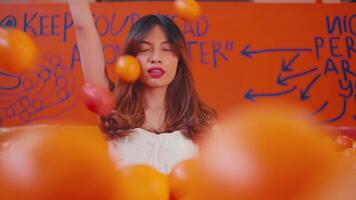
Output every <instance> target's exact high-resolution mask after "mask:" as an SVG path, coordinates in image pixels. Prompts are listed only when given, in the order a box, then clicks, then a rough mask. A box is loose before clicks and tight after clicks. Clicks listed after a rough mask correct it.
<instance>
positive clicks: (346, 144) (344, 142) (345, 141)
mask: <svg viewBox="0 0 356 200" xmlns="http://www.w3.org/2000/svg"><path fill="white" fill-rule="evenodd" d="M335 143H336V148H337V149H338V150H340V151H342V150H344V149H347V148H352V146H353V139H352V138H350V137H348V136H346V135H339V136H337V137H336V139H335Z"/></svg>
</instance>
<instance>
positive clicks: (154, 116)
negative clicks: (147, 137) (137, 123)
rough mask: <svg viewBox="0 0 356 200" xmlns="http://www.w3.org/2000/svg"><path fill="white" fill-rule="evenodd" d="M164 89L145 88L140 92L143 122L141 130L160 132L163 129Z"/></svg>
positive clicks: (164, 113) (164, 111)
mask: <svg viewBox="0 0 356 200" xmlns="http://www.w3.org/2000/svg"><path fill="white" fill-rule="evenodd" d="M166 89H167V88H166V87H165V88H145V89H144V90H143V92H142V97H143V98H142V99H143V102H142V104H143V109H144V111H145V122H144V124H143V128H145V129H148V130H155V131H162V130H164V129H165V115H166V110H165V96H166Z"/></svg>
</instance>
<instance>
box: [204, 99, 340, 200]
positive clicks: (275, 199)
mask: <svg viewBox="0 0 356 200" xmlns="http://www.w3.org/2000/svg"><path fill="white" fill-rule="evenodd" d="M312 121H313V120H312V119H310V117H308V115H304V114H303V113H300V112H299V110H298V109H296V108H293V107H288V106H281V105H278V106H273V105H269V104H267V105H262V106H258V105H255V106H254V107H253V108H248V109H245V110H240V111H238V112H235V113H233V114H232V115H230V116H229V117H227V119H226V120H225V121H223V122H222V124H221V125H220V127H218V128H216V129H214V131H213V132H212V135H211V138H209V139H208V140H207V141H206V142H205V144H204V145H203V147H202V153H201V156H202V158H201V164H200V165H201V168H202V171H203V172H204V175H205V176H203V177H202V178H203V180H204V181H203V182H202V185H203V189H202V190H201V191H203V194H202V196H204V197H205V198H204V199H249V200H260V199H264V200H285V199H298V200H301V199H307V195H308V194H309V193H310V192H312V191H313V190H314V189H315V188H318V187H319V186H320V185H321V183H322V182H323V181H324V180H326V179H328V178H329V177H330V175H331V174H334V173H336V172H337V171H338V169H339V165H340V163H341V161H340V156H339V155H338V153H337V152H336V150H335V148H334V146H333V143H332V142H330V140H326V139H325V138H326V137H324V138H322V137H321V135H327V134H326V133H325V132H324V130H323V129H321V128H319V127H318V126H316V125H315V124H313V123H312Z"/></svg>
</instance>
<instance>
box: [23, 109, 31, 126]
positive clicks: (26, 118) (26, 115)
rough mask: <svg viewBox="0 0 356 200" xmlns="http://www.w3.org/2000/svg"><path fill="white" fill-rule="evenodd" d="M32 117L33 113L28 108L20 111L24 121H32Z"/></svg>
mask: <svg viewBox="0 0 356 200" xmlns="http://www.w3.org/2000/svg"><path fill="white" fill-rule="evenodd" d="M31 118H32V114H31V113H30V112H28V111H27V110H24V111H22V112H21V113H20V119H21V121H22V122H25V123H27V122H30V121H31Z"/></svg>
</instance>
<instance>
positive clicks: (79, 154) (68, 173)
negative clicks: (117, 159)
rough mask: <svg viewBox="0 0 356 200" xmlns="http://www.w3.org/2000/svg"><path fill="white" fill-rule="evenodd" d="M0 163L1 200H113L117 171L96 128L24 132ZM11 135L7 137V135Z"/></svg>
mask: <svg viewBox="0 0 356 200" xmlns="http://www.w3.org/2000/svg"><path fill="white" fill-rule="evenodd" d="M16 132H21V134H19V135H20V136H19V138H17V139H15V140H14V142H13V144H11V145H9V146H8V147H7V148H6V149H3V152H2V154H1V157H0V197H1V199H7V200H16V199H27V200H48V199H51V200H63V199H86V200H97V199H103V200H104V199H105V200H117V190H118V189H119V188H120V187H119V185H118V180H119V179H118V178H117V170H116V168H115V166H114V164H113V163H112V161H111V160H110V158H109V156H108V153H107V147H106V142H105V140H104V138H103V135H102V133H101V132H100V131H99V129H98V128H96V127H60V126H51V127H37V128H31V127H26V128H23V129H20V130H16V131H15V133H16ZM10 134H11V133H10Z"/></svg>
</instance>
